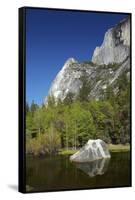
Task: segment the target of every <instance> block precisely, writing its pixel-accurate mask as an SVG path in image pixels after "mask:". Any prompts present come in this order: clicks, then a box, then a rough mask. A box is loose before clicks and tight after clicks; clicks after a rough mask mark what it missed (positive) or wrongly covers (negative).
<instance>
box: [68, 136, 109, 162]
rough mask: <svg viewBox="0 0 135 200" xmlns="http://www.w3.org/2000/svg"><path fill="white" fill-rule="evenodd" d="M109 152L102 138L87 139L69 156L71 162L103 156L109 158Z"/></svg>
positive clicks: (85, 160)
mask: <svg viewBox="0 0 135 200" xmlns="http://www.w3.org/2000/svg"><path fill="white" fill-rule="evenodd" d="M110 157H111V156H110V153H109V150H108V148H107V145H106V143H105V142H104V141H103V140H100V139H97V140H89V141H88V142H87V143H86V144H85V146H84V147H82V148H81V149H80V150H79V151H78V152H76V153H75V154H73V155H72V156H70V160H71V161H73V162H91V161H94V160H99V159H103V158H110Z"/></svg>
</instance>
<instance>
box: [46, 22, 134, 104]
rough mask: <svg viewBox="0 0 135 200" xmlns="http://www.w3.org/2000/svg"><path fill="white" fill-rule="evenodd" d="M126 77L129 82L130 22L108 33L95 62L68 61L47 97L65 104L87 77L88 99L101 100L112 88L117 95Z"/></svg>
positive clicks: (120, 24) (96, 53)
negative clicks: (52, 97) (121, 82)
mask: <svg viewBox="0 0 135 200" xmlns="http://www.w3.org/2000/svg"><path fill="white" fill-rule="evenodd" d="M123 74H126V76H127V77H128V80H129V79H130V18H126V19H124V20H122V21H121V22H119V23H118V24H117V25H115V26H114V27H112V28H110V29H109V30H108V31H107V32H106V33H105V36H104V40H103V43H102V45H101V46H100V47H96V48H95V50H94V53H93V56H92V61H87V62H86V61H85V62H81V63H80V62H78V61H77V60H75V59H74V58H69V59H68V60H67V61H66V62H65V64H64V66H63V67H62V69H61V70H60V72H59V73H58V74H57V76H56V78H55V79H54V81H53V82H52V84H51V87H50V90H49V94H48V95H50V96H52V95H53V96H54V97H55V99H56V100H58V99H61V100H64V99H65V97H66V96H67V94H69V93H72V94H74V96H75V97H76V96H77V95H78V94H79V91H80V89H81V88H82V87H83V84H84V83H83V81H82V80H83V79H82V77H83V78H84V77H85V80H87V83H88V85H89V87H90V91H89V94H88V96H89V98H94V99H97V100H98V99H100V98H103V96H104V95H105V93H106V90H107V88H108V87H110V86H111V87H112V88H113V92H114V93H115V94H117V92H118V91H119V87H118V80H119V78H120V77H121V76H122V75H123ZM129 81H130V80H129Z"/></svg>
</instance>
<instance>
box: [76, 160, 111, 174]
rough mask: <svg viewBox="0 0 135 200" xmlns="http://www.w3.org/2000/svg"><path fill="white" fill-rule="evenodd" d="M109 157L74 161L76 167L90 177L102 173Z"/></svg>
mask: <svg viewBox="0 0 135 200" xmlns="http://www.w3.org/2000/svg"><path fill="white" fill-rule="evenodd" d="M109 161H110V159H100V160H95V161H92V162H87V163H75V165H76V167H77V168H78V169H80V170H82V171H83V172H84V173H85V174H88V175H89V176H90V177H94V176H97V175H102V174H104V173H105V172H106V171H107V169H108V165H109Z"/></svg>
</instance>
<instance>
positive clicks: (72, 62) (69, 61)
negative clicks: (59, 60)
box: [64, 58, 78, 66]
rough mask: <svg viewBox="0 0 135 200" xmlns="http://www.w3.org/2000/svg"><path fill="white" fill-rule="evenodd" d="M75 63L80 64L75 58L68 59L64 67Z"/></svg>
mask: <svg viewBox="0 0 135 200" xmlns="http://www.w3.org/2000/svg"><path fill="white" fill-rule="evenodd" d="M74 63H78V62H77V60H75V59H74V58H68V59H67V60H66V62H65V64H64V66H69V65H71V64H74Z"/></svg>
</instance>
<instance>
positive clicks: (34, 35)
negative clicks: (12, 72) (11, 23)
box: [19, 7, 131, 193]
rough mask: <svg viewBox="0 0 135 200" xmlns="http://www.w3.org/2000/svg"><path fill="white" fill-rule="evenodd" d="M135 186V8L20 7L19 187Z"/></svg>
mask: <svg viewBox="0 0 135 200" xmlns="http://www.w3.org/2000/svg"><path fill="white" fill-rule="evenodd" d="M129 186H131V14H130V13H120V12H119V13H118V12H102V11H101V12H99V11H98V12H97V11H82V10H66V9H49V8H34V7H23V8H20V9H19V191H20V192H23V193H30V192H46V191H62V190H81V189H93V188H94V189H96V188H113V187H129Z"/></svg>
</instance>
